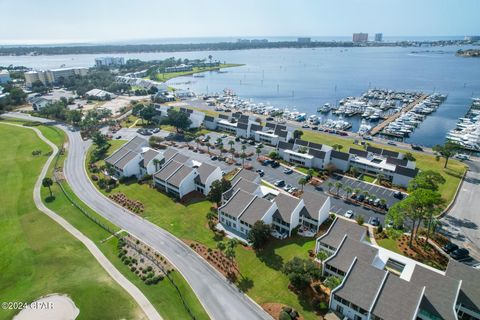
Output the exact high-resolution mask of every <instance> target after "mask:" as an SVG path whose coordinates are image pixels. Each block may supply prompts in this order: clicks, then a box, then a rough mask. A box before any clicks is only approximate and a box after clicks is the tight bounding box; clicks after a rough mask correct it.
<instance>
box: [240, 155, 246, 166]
mask: <svg viewBox="0 0 480 320" xmlns="http://www.w3.org/2000/svg"><path fill="white" fill-rule="evenodd" d="M246 157H247V154H246V153H245V152H242V153H241V154H240V159H242V167H243V166H244V165H245V158H246Z"/></svg>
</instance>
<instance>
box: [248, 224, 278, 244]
mask: <svg viewBox="0 0 480 320" xmlns="http://www.w3.org/2000/svg"><path fill="white" fill-rule="evenodd" d="M271 231H272V227H271V226H270V225H269V224H265V222H263V221H262V220H258V221H257V222H255V223H254V224H253V226H252V228H251V229H250V231H249V232H248V236H247V239H248V242H250V243H251V244H252V248H253V249H255V250H259V249H261V248H262V247H263V246H264V245H265V244H266V243H267V241H268V239H269V238H270V233H271Z"/></svg>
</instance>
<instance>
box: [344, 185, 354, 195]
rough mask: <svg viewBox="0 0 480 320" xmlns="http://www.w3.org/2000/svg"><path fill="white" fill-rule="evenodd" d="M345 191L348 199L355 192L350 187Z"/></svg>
mask: <svg viewBox="0 0 480 320" xmlns="http://www.w3.org/2000/svg"><path fill="white" fill-rule="evenodd" d="M343 190H344V191H345V193H346V195H347V198H348V197H349V196H350V195H351V194H352V192H353V189H352V187H349V186H346V187H345V188H343Z"/></svg>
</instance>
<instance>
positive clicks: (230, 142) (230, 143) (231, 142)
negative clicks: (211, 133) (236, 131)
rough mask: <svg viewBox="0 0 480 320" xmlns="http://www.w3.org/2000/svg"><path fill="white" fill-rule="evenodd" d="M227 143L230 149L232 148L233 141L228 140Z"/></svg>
mask: <svg viewBox="0 0 480 320" xmlns="http://www.w3.org/2000/svg"><path fill="white" fill-rule="evenodd" d="M228 144H229V145H230V149H231V148H233V145H234V144H235V141H233V140H229V141H228Z"/></svg>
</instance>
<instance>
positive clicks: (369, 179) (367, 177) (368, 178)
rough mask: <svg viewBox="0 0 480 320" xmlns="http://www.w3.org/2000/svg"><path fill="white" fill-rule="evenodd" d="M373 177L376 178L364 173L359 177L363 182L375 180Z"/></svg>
mask: <svg viewBox="0 0 480 320" xmlns="http://www.w3.org/2000/svg"><path fill="white" fill-rule="evenodd" d="M375 179H376V178H375V177H372V176H369V175H366V174H363V175H361V177H360V180H362V181H365V182H370V183H373V181H375Z"/></svg>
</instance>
